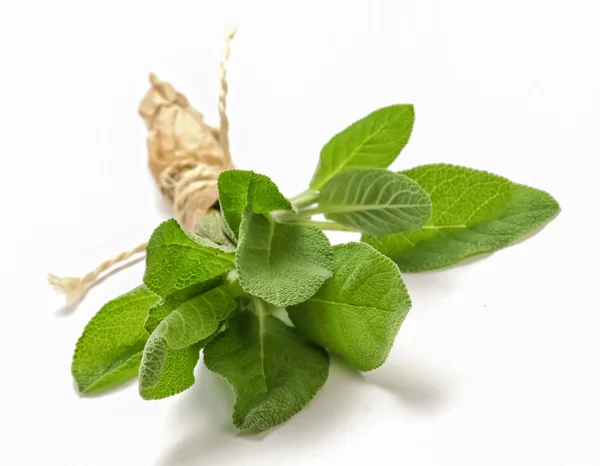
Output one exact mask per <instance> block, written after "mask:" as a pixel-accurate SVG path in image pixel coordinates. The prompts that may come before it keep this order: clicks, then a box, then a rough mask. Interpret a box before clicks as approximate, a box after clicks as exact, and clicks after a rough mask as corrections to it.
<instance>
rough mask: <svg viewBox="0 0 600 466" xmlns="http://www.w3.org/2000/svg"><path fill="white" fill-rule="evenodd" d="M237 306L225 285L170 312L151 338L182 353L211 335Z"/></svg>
mask: <svg viewBox="0 0 600 466" xmlns="http://www.w3.org/2000/svg"><path fill="white" fill-rule="evenodd" d="M236 306H237V303H236V302H235V299H233V297H232V296H231V293H230V292H229V288H228V286H227V285H222V286H219V287H217V288H213V289H212V290H210V291H207V292H206V293H202V294H201V295H198V296H195V297H194V298H192V299H189V300H188V301H185V302H184V303H183V304H181V305H180V306H179V307H178V308H177V309H175V310H174V311H173V312H171V313H170V314H169V315H168V316H167V317H166V318H165V319H164V320H163V321H162V322H161V323H160V324H159V325H158V327H156V330H155V331H154V332H153V333H152V336H151V337H150V338H162V339H164V340H165V342H166V343H167V346H168V347H169V348H171V349H174V350H177V349H183V348H186V347H187V346H191V345H193V344H194V343H197V342H199V341H200V340H202V339H204V338H207V337H209V336H210V335H212V334H213V333H214V332H215V331H216V330H217V329H218V328H219V326H220V324H221V322H222V321H223V320H225V318H227V317H228V316H229V314H231V313H232V312H233V311H234V310H235V308H236Z"/></svg>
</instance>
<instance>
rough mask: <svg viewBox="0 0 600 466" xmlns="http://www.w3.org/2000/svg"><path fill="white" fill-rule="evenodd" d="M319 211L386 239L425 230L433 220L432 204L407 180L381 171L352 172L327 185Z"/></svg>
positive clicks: (337, 177)
mask: <svg viewBox="0 0 600 466" xmlns="http://www.w3.org/2000/svg"><path fill="white" fill-rule="evenodd" d="M319 210H320V211H322V212H323V213H324V215H325V217H326V218H328V219H330V220H333V221H335V222H338V223H341V224H342V225H346V226H348V227H351V228H354V229H356V230H358V231H361V232H363V233H368V234H371V235H386V234H390V233H397V232H401V231H406V230H415V229H418V228H420V227H422V226H423V225H424V224H425V222H427V220H428V219H429V217H430V216H431V201H430V200H429V196H428V195H427V193H426V192H425V191H423V189H422V188H421V187H420V186H419V185H418V184H417V183H415V182H414V181H413V180H411V179H410V178H408V177H407V176H404V175H400V174H398V173H393V172H390V171H387V170H379V169H371V170H350V171H347V172H344V173H342V174H340V175H336V176H334V177H333V178H332V179H330V180H329V181H328V182H327V184H325V186H324V187H323V190H322V191H321V197H320V199H319Z"/></svg>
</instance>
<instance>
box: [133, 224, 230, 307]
mask: <svg viewBox="0 0 600 466" xmlns="http://www.w3.org/2000/svg"><path fill="white" fill-rule="evenodd" d="M233 264H234V252H233V250H231V249H230V248H225V247H224V246H219V245H217V244H215V243H213V242H212V241H209V240H207V239H205V238H201V237H199V236H196V235H194V234H192V233H189V232H187V231H185V230H184V229H183V228H181V226H179V223H177V221H176V220H174V219H171V220H167V221H166V222H163V223H162V224H160V225H159V226H158V228H156V230H154V232H153V233H152V236H151V237H150V241H149V242H148V246H147V247H146V272H145V274H144V284H145V285H146V286H147V287H148V289H149V290H150V291H152V292H153V293H155V294H157V295H158V296H161V297H163V298H164V297H167V296H168V295H170V294H172V293H175V292H178V291H181V290H184V289H186V288H188V287H190V286H194V285H197V284H198V283H202V282H205V281H208V280H210V279H213V278H216V277H219V276H221V275H223V274H225V273H226V272H228V271H229V270H231V269H232V268H233Z"/></svg>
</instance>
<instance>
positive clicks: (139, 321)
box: [71, 286, 159, 394]
mask: <svg viewBox="0 0 600 466" xmlns="http://www.w3.org/2000/svg"><path fill="white" fill-rule="evenodd" d="M158 299H159V298H158V296H156V295H155V294H153V293H151V292H150V291H149V290H148V289H147V288H146V287H145V286H139V287H137V288H135V289H134V290H132V291H130V292H129V293H126V294H124V295H121V296H119V297H118V298H116V299H113V300H112V301H109V302H108V303H106V304H105V305H104V306H103V307H102V309H100V310H99V311H98V313H97V314H96V315H95V316H94V317H92V319H91V320H90V321H89V323H88V324H87V325H86V327H85V330H84V331H83V334H82V335H81V337H80V338H79V341H78V342H77V346H76V347H75V354H74V355H73V364H72V367H71V371H72V373H73V377H75V380H76V381H77V385H78V386H79V391H80V392H82V393H88V394H89V393H100V392H103V391H106V390H109V389H111V388H114V387H117V386H119V385H122V384H123V383H125V382H127V381H128V380H130V379H132V378H133V377H135V376H136V375H137V372H138V367H139V365H140V360H141V358H142V351H143V349H144V344H145V343H146V340H147V339H148V334H147V333H146V331H145V330H144V320H145V319H146V314H147V313H148V309H149V308H150V306H152V305H153V304H154V303H155V302H156V301H157V300H158Z"/></svg>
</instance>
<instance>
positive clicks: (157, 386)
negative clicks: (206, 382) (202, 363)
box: [139, 338, 201, 400]
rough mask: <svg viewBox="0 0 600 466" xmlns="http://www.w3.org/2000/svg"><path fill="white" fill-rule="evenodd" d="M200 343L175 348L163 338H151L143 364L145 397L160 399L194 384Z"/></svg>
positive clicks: (142, 381)
mask: <svg viewBox="0 0 600 466" xmlns="http://www.w3.org/2000/svg"><path fill="white" fill-rule="evenodd" d="M200 348H201V344H200V343H196V344H195V345H192V346H188V347H187V348H183V349H180V350H172V349H170V348H169V347H168V346H167V343H166V342H165V340H164V339H162V338H150V339H149V340H148V343H146V347H145V348H144V355H143V357H142V363H141V365H140V372H139V375H140V384H139V389H140V395H141V397H142V398H143V399H144V400H159V399H161V398H167V397H169V396H172V395H176V394H177V393H181V392H183V391H184V390H187V389H188V388H190V387H191V386H192V385H194V381H195V378H194V368H195V367H196V364H197V363H198V359H199V357H200Z"/></svg>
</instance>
